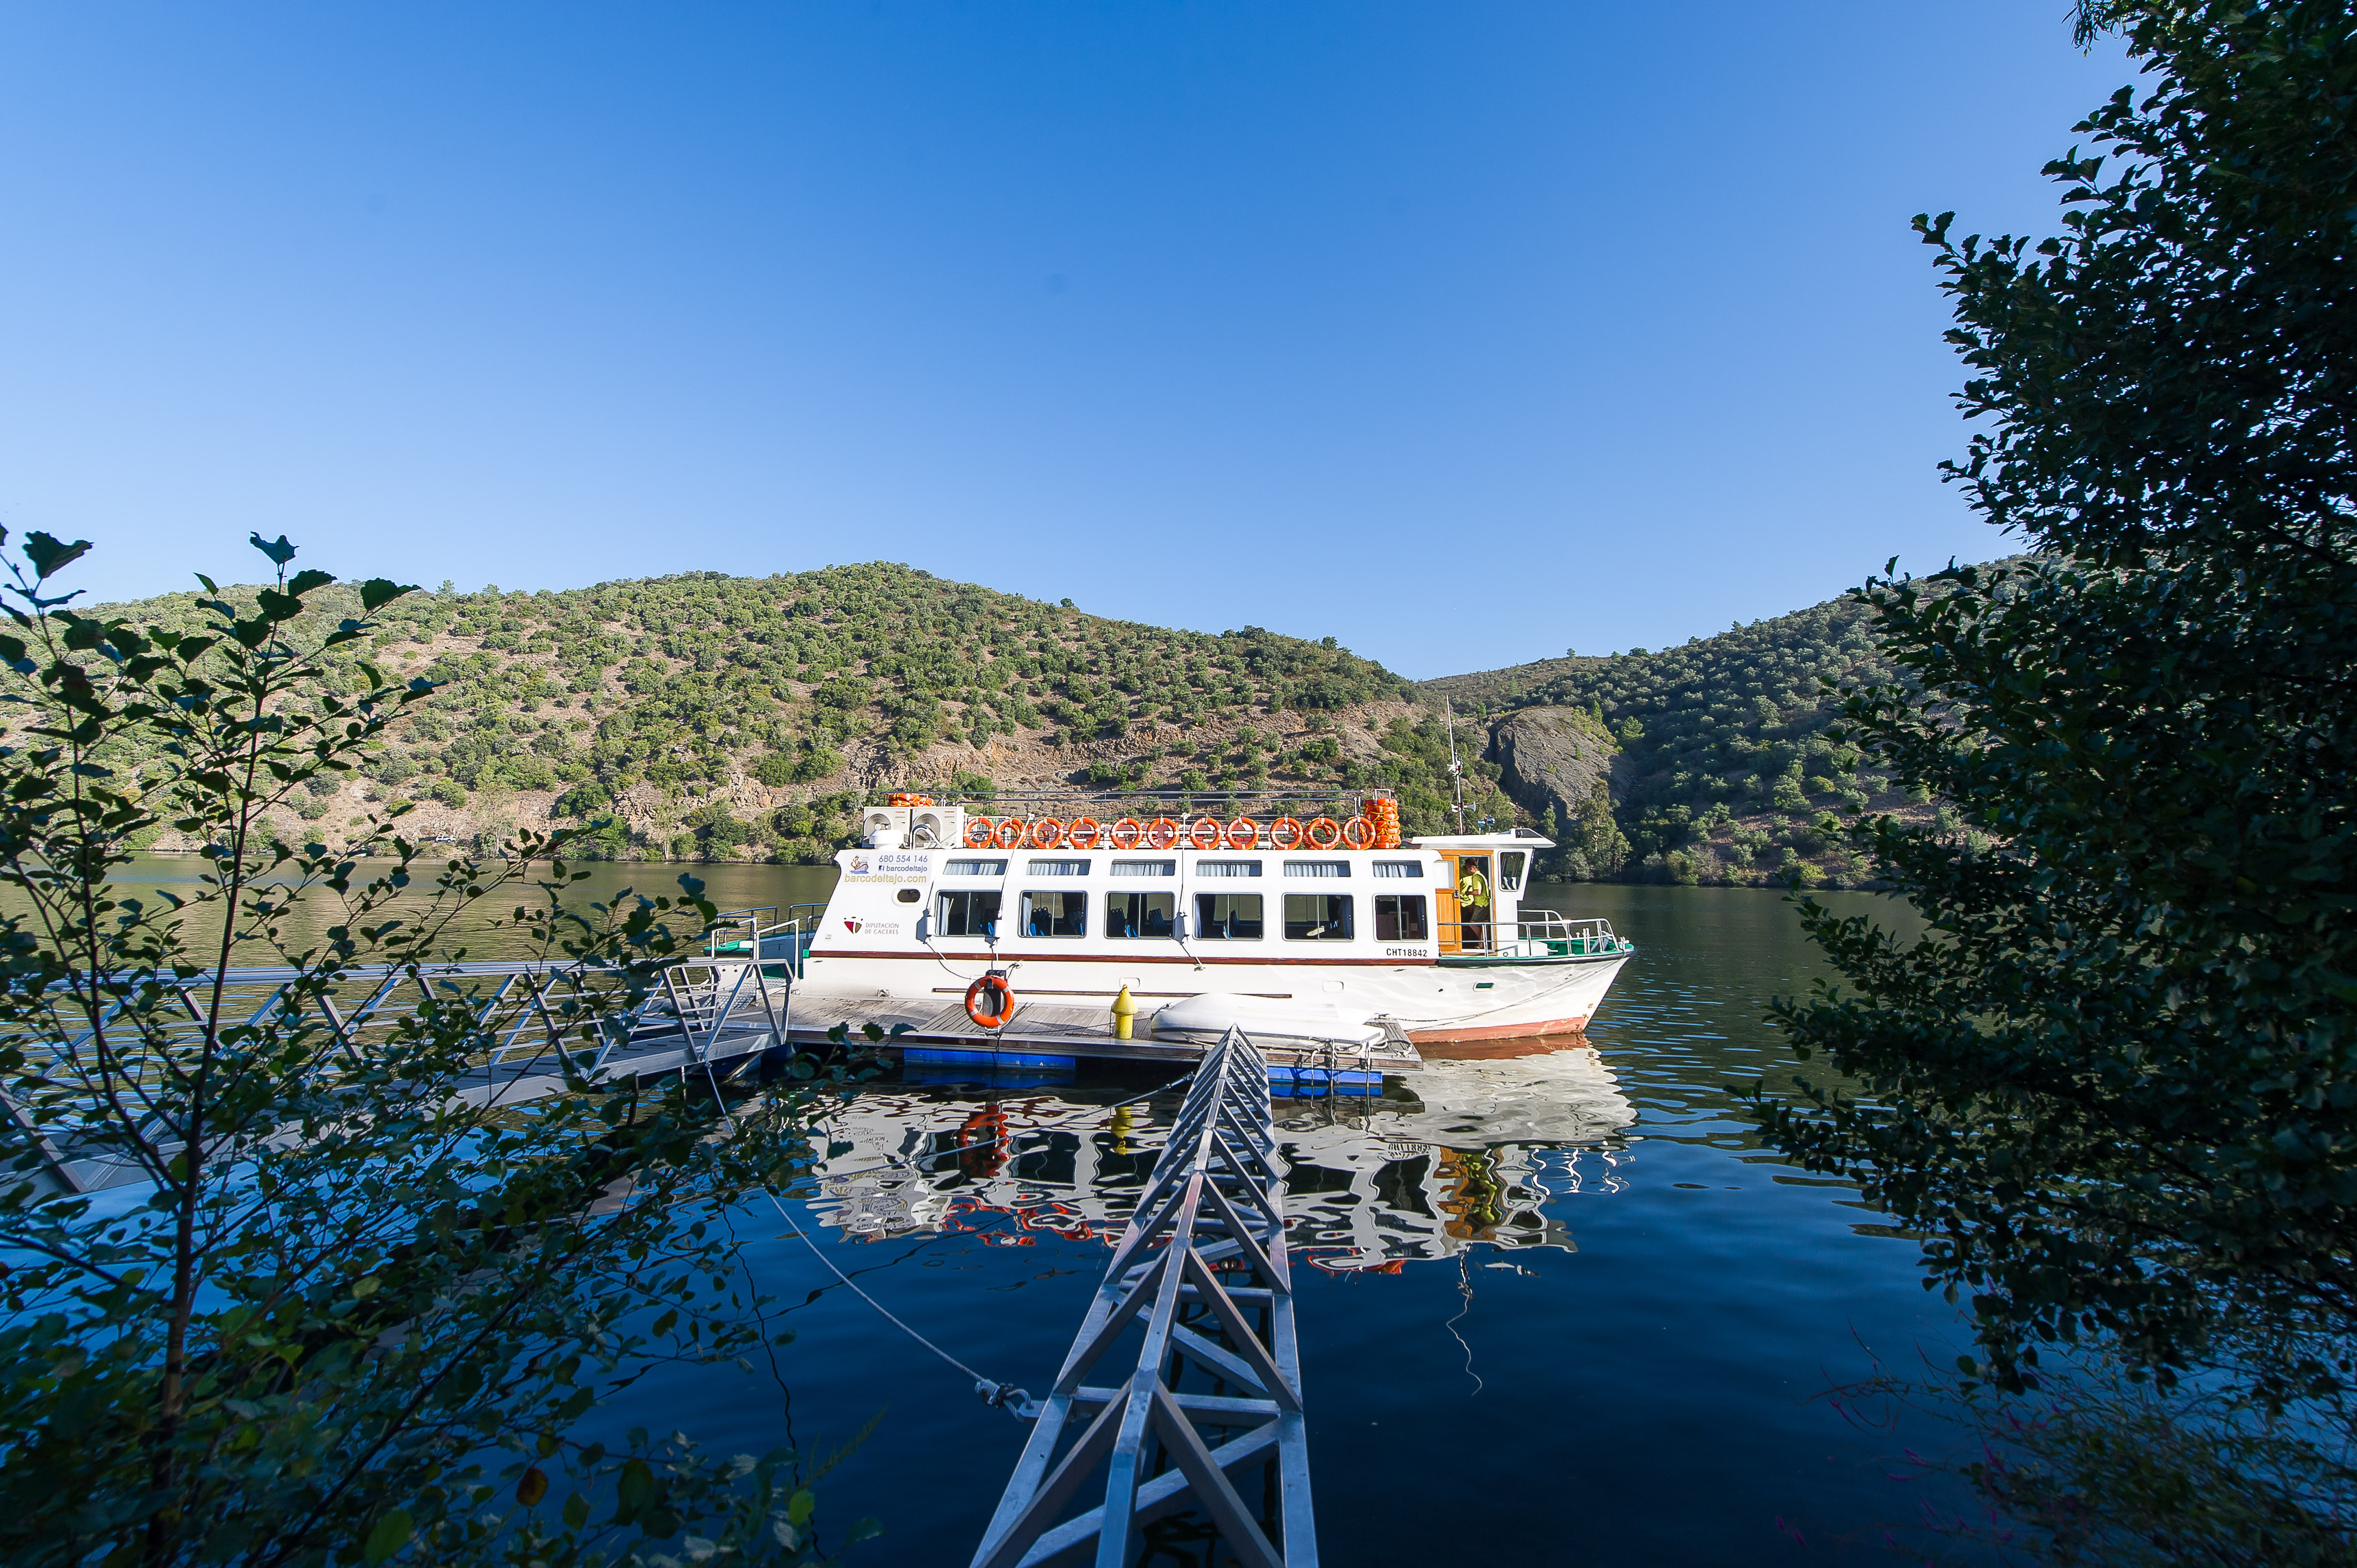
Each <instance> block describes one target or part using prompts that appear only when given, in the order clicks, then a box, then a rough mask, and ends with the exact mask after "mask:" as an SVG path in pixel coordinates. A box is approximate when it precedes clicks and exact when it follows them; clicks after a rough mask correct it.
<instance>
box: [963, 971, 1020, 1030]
mask: <svg viewBox="0 0 2357 1568" xmlns="http://www.w3.org/2000/svg"><path fill="white" fill-rule="evenodd" d="M985 996H987V997H989V998H990V1005H989V1006H988V1007H987V1008H985V1006H984V1005H983V998H984V997H985ZM965 1015H966V1016H967V1017H969V1018H971V1019H973V1020H974V1026H975V1027H976V1028H982V1029H1004V1028H1005V1027H1006V1020H1008V1019H1009V1018H1012V1017H1013V1016H1015V988H1014V987H1013V986H1011V985H1009V984H1007V983H1006V976H1005V975H1003V974H1001V973H999V972H997V971H996V970H995V969H994V970H992V971H991V972H989V973H988V974H985V975H984V976H983V977H982V978H981V979H980V980H977V981H975V982H974V983H973V984H972V985H969V986H967V987H966V988H965Z"/></svg>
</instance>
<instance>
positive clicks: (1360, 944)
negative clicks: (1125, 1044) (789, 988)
mask: <svg viewBox="0 0 2357 1568" xmlns="http://www.w3.org/2000/svg"><path fill="white" fill-rule="evenodd" d="M1068 799H1069V798H1068ZM1135 803H1136V798H1135V797H1126V798H1124V799H1123V800H1119V801H1113V802H1104V801H1097V800H1089V801H1085V802H1082V803H1081V809H1082V810H1083V811H1086V810H1099V811H1104V812H1105V813H1106V817H1105V818H1104V819H1103V820H1102V821H1101V820H1098V819H1094V818H1092V817H1090V816H1087V815H1078V816H1074V817H1072V818H1071V819H1070V820H1067V819H1065V818H1063V817H1060V816H1049V815H1045V814H1041V815H1028V814H1024V815H1003V816H1002V815H992V816H982V815H973V816H969V815H968V813H967V812H966V811H965V810H964V809H963V808H962V807H959V806H957V805H951V804H935V803H933V802H932V801H931V800H926V799H925V798H924V797H921V796H914V797H909V796H896V797H894V803H893V804H892V805H889V806H871V807H869V808H867V809H866V824H865V825H866V847H863V848H859V849H852V850H845V851H843V852H841V853H840V854H837V855H836V856H835V864H836V865H837V866H838V867H839V868H840V869H841V872H842V875H841V877H840V879H839V880H838V881H837V883H836V884H835V887H834V893H833V895H832V896H831V897H829V899H828V900H827V904H826V908H825V910H824V913H823V915H822V916H820V917H819V918H818V919H817V921H816V924H815V929H814V930H813V931H812V932H811V934H810V935H809V936H808V937H807V938H806V939H805V940H806V941H807V943H808V946H807V950H806V954H805V956H804V957H803V960H802V966H801V974H800V976H799V979H798V983H797V988H796V989H797V991H798V993H800V994H801V995H803V996H806V997H811V998H813V999H815V998H827V997H832V998H839V999H843V1000H845V1001H850V1000H864V1001H874V1000H876V999H885V998H888V999H892V1000H895V1001H899V1002H902V1003H906V1004H919V1005H923V1006H929V1007H933V1008H938V1007H940V1006H942V1004H944V1003H945V1002H947V1001H949V1000H950V999H952V998H955V997H961V996H962V997H963V998H964V999H965V1004H966V1011H967V1013H968V1015H970V1016H971V1017H972V1018H973V1019H974V1022H975V1023H976V1024H978V1025H980V1026H982V1027H983V1028H985V1030H988V1029H992V1028H995V1027H996V1026H998V1025H1003V1024H1004V1023H1006V1021H1007V1020H1008V1019H1009V1018H1011V1017H1012V1016H1013V1015H1014V1012H1015V1009H1016V1007H1017V1005H1019V1004H1022V1003H1028V1002H1035V1001H1036V1002H1039V1003H1042V1004H1054V1005H1056V1006H1059V1007H1064V1008H1070V1007H1076V1006H1077V1007H1108V1008H1109V1007H1110V1006H1111V1005H1112V1004H1113V1003H1114V999H1115V998H1116V997H1117V996H1118V995H1119V994H1120V993H1122V992H1123V991H1124V990H1126V991H1127V992H1128V993H1129V994H1130V997H1131V998H1132V1000H1133V1002H1134V1004H1135V1008H1136V1014H1135V1034H1136V1036H1137V1037H1138V1038H1141V1039H1143V1038H1146V1037H1148V1036H1149V1034H1150V1033H1151V1032H1157V1031H1158V1032H1159V1033H1160V1034H1162V1035H1163V1036H1165V1037H1168V1036H1172V1035H1173V1034H1178V1035H1180V1036H1200V1034H1203V1033H1206V1032H1212V1033H1215V1032H1216V1031H1218V1030H1220V1029H1222V1028H1224V1027H1225V1026H1226V1025H1227V1024H1228V1023H1231V1022H1232V1023H1238V1024H1241V1025H1243V1026H1244V1027H1245V1028H1246V1029H1247V1030H1248V1031H1255V1032H1262V1033H1266V1034H1270V1035H1275V1036H1308V1037H1316V1036H1332V1035H1334V1034H1336V1033H1337V1032H1342V1033H1351V1032H1356V1031H1361V1030H1366V1029H1370V1028H1372V1029H1375V1030H1379V1031H1380V1032H1381V1033H1383V1034H1384V1035H1390V1036H1393V1037H1397V1035H1400V1034H1404V1035H1405V1037H1406V1039H1407V1040H1408V1041H1410V1042H1413V1043H1415V1044H1429V1043H1440V1042H1447V1041H1459V1040H1491V1039H1509V1038H1519V1037H1523V1036H1538V1035H1555V1034H1570V1033H1577V1032H1578V1031H1580V1030H1582V1029H1585V1028H1586V1027H1587V1021H1588V1019H1589V1018H1590V1017H1592V1016H1594V1015H1595V1012H1596V1009H1597V1007H1598V1004H1600V1003H1601V1002H1602V1001H1603V1000H1604V993H1605V992H1606V991H1607V990H1608V989H1609V987H1610V985H1611V983H1612V979H1613V976H1614V975H1616V974H1618V973H1619V972H1620V966H1621V965H1622V964H1624V963H1626V962H1627V961H1629V957H1630V953H1631V946H1630V944H1629V943H1628V942H1626V941H1624V940H1620V938H1619V937H1617V936H1616V935H1615V934H1614V933H1613V931H1612V929H1611V926H1610V924H1609V922H1607V921H1604V920H1600V919H1569V918H1566V917H1564V916H1563V915H1560V914H1558V913H1556V912H1555V911H1554V910H1552V909H1541V908H1530V907H1527V906H1525V905H1524V903H1523V897H1524V894H1525V892H1526V890H1527V888H1528V886H1529V877H1530V874H1531V871H1532V867H1533V862H1534V855H1535V853H1536V852H1537V851H1540V850H1544V849H1551V848H1553V847H1554V845H1553V844H1552V843H1550V842H1549V841H1547V840H1545V839H1543V838H1540V837H1538V836H1537V835H1536V834H1534V833H1532V832H1528V831H1527V830H1517V831H1515V832H1504V833H1495V832H1493V833H1462V834H1450V835H1443V836H1426V837H1420V838H1411V839H1407V840H1405V841H1403V840H1401V838H1400V836H1399V832H1398V828H1397V822H1398V817H1397V808H1396V805H1395V804H1394V802H1392V801H1390V800H1387V799H1385V798H1383V797H1381V796H1374V795H1367V796H1353V797H1351V798H1350V803H1349V804H1347V805H1344V806H1342V807H1341V808H1340V811H1342V812H1346V813H1347V814H1346V815H1340V816H1339V817H1337V816H1324V815H1320V816H1314V817H1310V818H1308V819H1307V820H1306V821H1305V820H1301V819H1297V818H1296V817H1294V816H1285V815H1279V816H1274V817H1272V818H1270V819H1269V820H1266V821H1261V820H1257V819H1254V818H1252V817H1249V816H1243V815H1239V816H1236V817H1233V818H1222V817H1217V816H1200V815H1195V814H1192V813H1189V812H1185V811H1180V810H1179V809H1178V808H1177V803H1176V802H1175V801H1154V800H1147V801H1146V803H1145V804H1144V805H1143V806H1142V807H1139V808H1138V810H1137V814H1136V815H1133V816H1119V817H1115V816H1114V815H1113V812H1114V811H1116V810H1117V809H1119V808H1120V807H1122V806H1124V805H1133V806H1134V805H1135ZM1002 809H1004V808H1003V806H1002ZM1164 813H1168V814H1164ZM1386 845H1388V846H1389V847H1386Z"/></svg>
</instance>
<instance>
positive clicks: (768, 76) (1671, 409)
mask: <svg viewBox="0 0 2357 1568" xmlns="http://www.w3.org/2000/svg"><path fill="white" fill-rule="evenodd" d="M2066 11H2067V6H2066V5H2065V4H2064V0H1983V3H1976V4H1971V5H1959V4H1953V3H1951V4H1922V3H1900V4H1884V5H1800V6H1786V5H1749V4H1747V5H1676V4H1652V5H1594V4H1574V3H1569V0H1548V3H1528V4H1517V5H1485V4H1453V5H1433V4H1351V5H1305V4H1289V5H1275V4H1243V3H1238V4H1228V5H1197V4H1170V3H1162V0H1124V3H1119V4H1099V5H1086V4H1080V3H1076V0H1068V3H1061V4H1054V5H1047V4H1022V3H1017V0H993V3H990V4H981V3H968V4H914V3H903V0H883V3H874V4H832V3H831V4H807V5H796V4H759V5H755V4H741V5H694V4H686V5H660V6H657V5H627V6H624V5H594V4H572V5H436V4H404V5H389V4H373V5H364V4H337V5H275V6H264V5H239V4H234V3H231V4H215V5H168V6H167V5H129V4H126V5H112V4H110V5H44V4H30V3H17V4H11V5H7V6H5V9H0V212H4V213H5V231H0V232H5V244H0V522H5V524H6V525H7V526H8V527H9V528H10V529H11V530H12V531H14V532H18V533H21V532H23V531H25V530H27V529H32V528H43V529H48V530H49V531H50V532H55V533H59V534H61V535H64V536H66V537H69V538H70V537H74V536H76V535H82V536H87V537H89V538H90V539H91V540H93V541H95V542H97V543H98V545H99V546H100V550H99V553H97V555H96V556H95V557H94V559H93V561H92V562H91V564H90V565H89V566H88V567H87V568H84V569H82V576H81V580H82V581H83V582H84V583H86V584H87V585H90V586H91V587H92V588H93V589H95V590H97V591H98V592H99V593H100V594H101V595H102V596H128V595H133V594H142V593H149V592H155V591H158V590H162V589H165V588H169V587H179V586H185V585H188V581H189V578H188V573H189V572H191V571H194V570H204V571H208V572H210V573H212V574H214V575H229V576H231V577H234V578H237V579H240V580H245V579H250V578H252V577H253V576H254V575H257V573H256V567H257V566H258V565H259V564H260V557H259V556H256V555H254V554H253V553H252V552H251V551H250V550H249V549H248V548H247V547H246V545H245V544H244V542H243V541H244V538H245V535H246V533H247V532H248V531H249V530H250V529H253V528H259V529H261V530H262V531H263V532H264V533H265V534H275V533H277V532H281V531H284V532H286V533H288V534H291V535H292V536H293V537H294V538H295V540H296V542H297V543H298V544H301V545H302V546H303V547H304V557H303V559H304V562H305V564H317V565H321V566H324V567H326V568H328V569H329V570H333V571H338V572H339V573H343V574H345V575H380V574H382V575H399V576H403V577H404V578H407V579H409V580H414V581H419V582H423V583H425V584H428V585H431V584H434V583H437V582H440V581H442V580H443V579H445V578H449V579H454V580H456V581H457V583H458V584H459V585H461V586H464V587H477V586H480V585H483V584H484V583H486V582H495V583H497V584H499V585H500V586H502V587H508V588H514V587H527V588H542V587H569V586H577V585H584V584H587V583H592V582H597V581H600V580H604V579H608V578H614V577H628V576H640V575H654V574H659V573H664V572H674V571H684V570H694V569H699V568H711V569H717V570H722V571H727V572H735V573H750V574H761V573H768V572H772V571H792V570H800V569H802V568H805V567H810V566H816V565H823V564H829V563H836V562H849V561H863V560H875V559H883V560H893V561H904V562H908V563H909V564H913V565H917V566H921V567H924V568H926V569H927V570H930V571H931V572H934V573H936V574H939V575H943V576H950V577H957V578H962V579H966V580H971V581H974V582H980V583H985V584H988V585H991V586H993V587H997V588H1002V589H1006V590H1009V591H1013V592H1017V593H1023V594H1028V595H1030V596H1035V597H1041V598H1049V599H1054V598H1060V597H1063V596H1071V598H1072V599H1074V600H1075V601H1077V602H1078V603H1079V604H1080V605H1081V606H1082V607H1084V608H1087V609H1091V610H1094V611H1097V612H1100V613H1103V614H1107V615H1116V616H1125V617H1132V618H1138V619H1142V620H1148V621H1155V622H1160V623H1164V624H1172V625H1180V626H1189V627H1196V628H1204V629H1208V630H1214V631H1216V630H1220V629H1222V628H1231V627H1241V626H1243V625H1246V624H1259V625H1265V626H1268V627H1270V628H1275V629H1279V630H1284V631H1289V632H1294V633H1298V634H1301V635H1305V636H1309V637H1318V636H1323V635H1329V634H1330V635H1333V636H1335V637H1338V638H1340V639H1341V640H1342V641H1343V642H1344V643H1346V644H1347V645H1349V646H1351V647H1353V648H1355V649H1358V650H1361V652H1364V653H1366V654H1369V655H1371V656H1372V657H1375V658H1378V659H1381V660H1383V661H1384V662H1386V663H1388V664H1390V665H1391V666H1393V667H1394V668H1395V669H1397V670H1399V671H1402V672H1404V673H1406V674H1410V675H1416V676H1431V675H1439V674H1446V673H1450V672H1454V671H1461V670H1467V669H1477V668H1487V667H1491V666H1495V665H1499V664H1504V663H1510V662H1514V661H1518V660H1524V659H1531V658H1539V657H1544V656H1548V655H1551V654H1558V653H1560V652H1562V651H1563V650H1564V649H1565V648H1566V647H1576V648H1577V649H1579V650H1581V651H1582V652H1603V651H1608V650H1616V649H1624V648H1628V647H1630V646H1632V645H1648V646H1660V645H1662V644H1664V643H1668V642H1674V641H1679V640H1683V639H1685V638H1687V637H1689V636H1694V635H1697V634H1707V633H1709V632H1713V631H1717V630H1722V629H1724V628H1726V627H1727V625H1728V624H1729V623H1730V622H1731V621H1734V620H1737V619H1746V620H1748V619H1751V618H1757V617H1760V616H1763V615H1772V614H1777V613H1781V612H1782V611H1784V610H1787V609H1792V608H1795V607H1800V606H1802V605H1805V604H1809V603H1813V602H1814V601H1816V600H1819V599H1823V598H1825V597H1828V596H1832V595H1834V594H1835V593H1837V592H1839V591H1840V590H1841V589H1843V588H1844V587H1846V586H1848V585H1851V584H1853V583H1856V582H1857V581H1858V580H1859V579H1860V577H1861V576H1863V575H1864V574H1866V573H1867V571H1869V570H1873V569H1876V568H1878V567H1879V566H1880V565H1881V564H1882V562H1883V560H1884V559H1885V558H1886V557H1888V556H1890V555H1892V554H1897V555H1900V557H1901V558H1902V561H1903V563H1904V564H1910V565H1912V566H1914V567H1917V568H1919V569H1922V568H1930V567H1933V566H1936V565H1938V564H1941V563H1943V561H1944V560H1945V559H1946V558H1947V557H1948V556H1949V555H1950V554H1952V553H1954V554H1961V555H1963V556H1964V557H1966V558H1968V559H1977V558H1985V557H1987V556H1991V555H1995V554H1999V553H2004V552H2005V550H2006V549H2007V545H2006V544H2005V542H2003V541H2001V540H1999V539H1998V538H1996V537H1995V536H1994V535H1992V534H1991V533H1990V532H1988V531H1987V530H1986V528H1985V527H1983V526H1982V525H1980V524H1978V523H1976V522H1975V521H1973V520H1972V519H1971V518H1970V517H1969V516H1968V515H1967V514H1966V513H1965V511H1964V509H1963V507H1962V506H1961V505H1960V504H1959V502H1958V500H1957V499H1956V498H1955V497H1954V495H1953V493H1952V492H1950V491H1949V490H1948V489H1944V488H1943V487H1942V486H1941V485H1940V484H1939V483H1938V482H1937V479H1936V477H1935V469H1934V465H1935V464H1936V462H1937V460H1938V459H1939V458H1940V457H1941V456H1946V455H1949V454H1952V453H1953V452H1955V451H1956V450H1957V449H1958V448H1959V447H1960V446H1962V444H1963V434H1962V429H1961V427H1960V425H1959V424H1958V423H1957V419H1956V416H1955V414H1954V413H1953V410H1952V407H1951V405H1950V403H1949V400H1948V396H1947V393H1948V392H1949V390H1950V389H1951V388H1952V387H1953V385H1954V383H1955V382H1956V381H1957V380H1958V376H1957V372H1956V369H1955V366H1954V363H1953V359H1952V358H1951V356H1950V353H1949V351H1948V349H1946V347H1945V346H1944V345H1943V343H1942V342H1941V341H1940V332H1941V329H1942V327H1943V324H1944V319H1945V317H1944V312H1943V306H1942V303H1941V298H1940V296H1939V295H1938V294H1937V292H1936V290H1935V288H1934V285H1933V278H1932V272H1931V269H1930V267H1929V265H1928V263H1927V254H1928V253H1927V252H1925V251H1923V249H1922V248H1921V246H1920V244H1919V243H1918V242H1916V241H1915V239H1914V238H1913V236H1912V235H1911V234H1910V232H1909V231H1908V227H1907V222H1908V219H1909V217H1910V215H1911V214H1913V213H1915V212H1916V211H1918V210H1921V209H1927V208H1928V209H1932V210H1935V211H1936V210H1939V209H1943V208H1953V209H1957V210H1958V211H1959V212H1960V213H1961V214H1962V219H1961V221H1962V223H1963V224H1964V225H1966V226H1969V227H1971V228H1973V229H1975V230H1985V231H1996V230H2001V229H2007V228H2037V229H2040V230H2045V229H2049V228H2050V227H2052V223H2053V212H2054V208H2053V204H2052V196H2051V192H2050V188H2049V187H2048V186H2047V185H2046V184H2045V183H2044V182H2043V181H2041V180H2040V177H2039V176H2038V172H2037V171H2038V168H2039V166H2040V164H2042V163H2043V162H2044V161H2045V160H2046V159H2047V158H2048V157H2050V156H2053V155H2054V154H2056V153H2058V152H2060V151H2061V150H2062V149H2063V148H2064V147H2066V146H2068V145H2070V143H2071V140H2072V138H2071V136H2070V134H2069V131H2070V126H2071V125H2072V123H2073V122H2074V121H2075V120H2076V119H2077V118H2078V117H2079V116H2080V114H2081V113H2083V112H2084V111H2086V110H2087V109H2089V108H2091V107H2093V105H2094V104H2095V103H2096V102H2099V101H2100V99H2101V98H2102V97H2103V96H2104V95H2105V94H2106V93H2107V92H2108V91H2110V90H2111V89H2112V88H2114V87H2115V86H2117V85H2119V84H2120V83H2122V82H2124V81H2127V80H2129V73H2128V71H2127V70H2126V67H2125V66H2124V65H2123V64H2122V63H2121V62H2120V60H2119V58H2118V56H2117V54H2116V51H2115V50H2111V49H2103V50H2099V51H2098V52H2097V53H2096V54H2095V55H2094V56H2093V57H2092V58H2090V57H2087V56H2083V55H2082V54H2080V53H2079V52H2078V51H2077V50H2075V49H2073V48H2072V46H2071V42H2070V38H2069V25H2068V20H2067V16H2066Z"/></svg>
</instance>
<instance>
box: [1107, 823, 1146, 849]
mask: <svg viewBox="0 0 2357 1568" xmlns="http://www.w3.org/2000/svg"><path fill="white" fill-rule="evenodd" d="M1145 841H1146V824H1145V823H1144V822H1139V821H1138V820H1137V819H1136V818H1135V817H1124V818H1122V820H1121V821H1119V822H1115V823H1114V825H1113V847H1114V848H1115V849H1135V848H1136V847H1137V846H1138V845H1139V844H1141V843H1144V842H1145Z"/></svg>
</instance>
